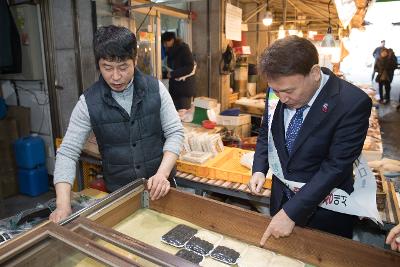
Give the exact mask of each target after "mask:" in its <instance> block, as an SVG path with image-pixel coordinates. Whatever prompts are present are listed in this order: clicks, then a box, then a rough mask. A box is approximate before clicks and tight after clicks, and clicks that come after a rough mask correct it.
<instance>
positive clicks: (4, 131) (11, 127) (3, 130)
mask: <svg viewBox="0 0 400 267" xmlns="http://www.w3.org/2000/svg"><path fill="white" fill-rule="evenodd" d="M18 137H19V135H18V126H17V121H16V120H14V119H4V120H0V141H5V142H8V143H12V142H13V141H15V140H17V139H18Z"/></svg>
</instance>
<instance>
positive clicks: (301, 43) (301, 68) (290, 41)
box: [259, 36, 319, 80]
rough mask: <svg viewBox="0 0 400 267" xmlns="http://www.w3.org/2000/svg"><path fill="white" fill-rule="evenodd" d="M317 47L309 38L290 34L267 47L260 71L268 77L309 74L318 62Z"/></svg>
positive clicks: (260, 62) (263, 54) (260, 63)
mask: <svg viewBox="0 0 400 267" xmlns="http://www.w3.org/2000/svg"><path fill="white" fill-rule="evenodd" d="M318 62H319V56H318V51H317V48H316V47H315V46H314V45H313V44H312V43H311V42H310V41H309V40H307V39H305V38H300V37H298V36H288V37H285V38H283V39H279V40H277V41H275V42H274V43H273V44H272V45H271V46H270V47H268V48H267V49H265V51H264V52H263V53H262V55H261V57H260V60H259V69H260V73H261V74H263V75H265V76H266V77H267V79H273V80H274V79H276V78H280V77H282V76H290V75H295V74H301V75H303V76H307V75H308V74H309V73H310V71H311V68H312V66H314V65H315V64H318Z"/></svg>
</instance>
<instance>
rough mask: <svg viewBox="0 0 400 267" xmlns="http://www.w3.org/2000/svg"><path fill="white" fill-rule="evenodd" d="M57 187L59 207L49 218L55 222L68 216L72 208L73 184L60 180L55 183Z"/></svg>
mask: <svg viewBox="0 0 400 267" xmlns="http://www.w3.org/2000/svg"><path fill="white" fill-rule="evenodd" d="M54 187H55V189H56V195H57V199H56V205H57V208H56V209H55V210H54V211H53V212H52V213H51V214H50V216H49V220H50V221H52V222H55V223H58V222H59V221H62V220H64V219H65V218H67V217H68V216H69V215H70V214H71V212H72V210H71V187H72V185H71V184H69V183H65V182H60V183H57V184H55V185H54Z"/></svg>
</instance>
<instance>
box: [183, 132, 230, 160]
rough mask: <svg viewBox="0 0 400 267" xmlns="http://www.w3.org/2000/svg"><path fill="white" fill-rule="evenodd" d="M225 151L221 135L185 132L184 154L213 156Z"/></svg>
mask: <svg viewBox="0 0 400 267" xmlns="http://www.w3.org/2000/svg"><path fill="white" fill-rule="evenodd" d="M223 150H224V144H223V143H222V139H221V136H220V135H219V134H209V133H198V132H196V131H187V132H185V139H184V142H183V151H182V154H183V155H184V154H186V153H189V152H192V151H197V152H209V153H211V155H212V156H216V155H217V154H218V153H220V152H222V151H223Z"/></svg>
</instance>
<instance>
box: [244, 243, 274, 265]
mask: <svg viewBox="0 0 400 267" xmlns="http://www.w3.org/2000/svg"><path fill="white" fill-rule="evenodd" d="M274 256H275V253H273V252H271V251H268V250H266V249H262V248H258V247H255V246H249V247H248V248H247V250H246V252H245V253H244V254H243V255H242V256H240V258H239V262H238V266H239V267H268V266H269V262H270V261H271V259H272V258H273V257H274Z"/></svg>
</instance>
